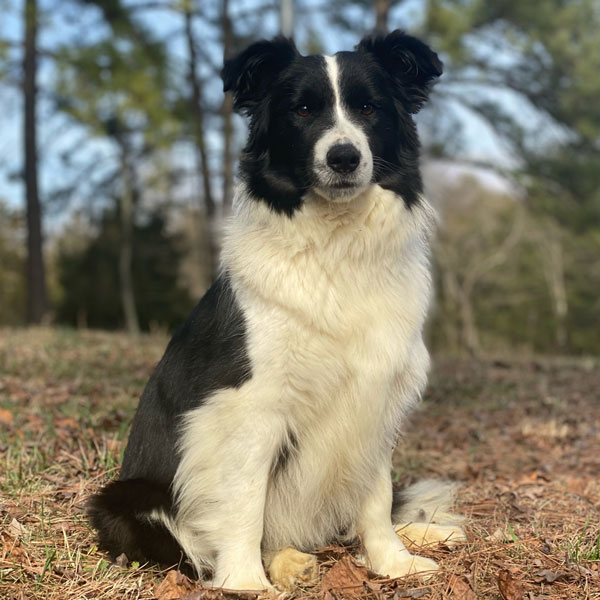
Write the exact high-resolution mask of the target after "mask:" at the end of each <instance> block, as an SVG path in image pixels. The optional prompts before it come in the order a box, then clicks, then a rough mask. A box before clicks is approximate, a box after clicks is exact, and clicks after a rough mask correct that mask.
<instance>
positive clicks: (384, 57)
mask: <svg viewBox="0 0 600 600" xmlns="http://www.w3.org/2000/svg"><path fill="white" fill-rule="evenodd" d="M358 51H359V52H364V53H369V54H372V55H373V57H374V58H375V60H377V62H379V63H380V64H381V66H382V67H383V68H384V69H385V70H386V71H387V72H388V73H389V74H390V75H391V76H392V77H393V78H394V80H395V81H396V82H397V83H398V91H399V95H401V96H402V98H403V99H404V100H405V103H406V105H407V109H408V111H409V112H411V113H413V114H414V113H417V112H419V110H420V109H421V108H422V107H423V105H424V104H425V102H426V101H427V97H428V95H429V90H430V89H431V86H432V85H433V82H434V80H435V79H437V78H438V77H439V76H440V75H441V74H442V68H443V65H442V61H441V60H440V59H439V58H438V55H437V54H436V53H435V52H434V51H433V50H432V49H431V48H430V47H429V46H427V44H424V43H423V42H422V41H421V40H418V39H417V38H414V37H412V36H410V35H406V34H405V33H404V32H403V31H400V30H399V29H396V30H395V31H392V33H390V34H388V35H382V34H378V33H374V34H372V35H369V36H367V37H365V38H363V39H362V40H361V42H360V44H359V45H358Z"/></svg>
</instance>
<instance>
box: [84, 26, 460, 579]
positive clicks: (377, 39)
mask: <svg viewBox="0 0 600 600" xmlns="http://www.w3.org/2000/svg"><path fill="white" fill-rule="evenodd" d="M441 73H442V64H441V62H440V60H439V59H438V57H437V55H436V54H435V53H434V52H433V51H432V50H431V49H430V48H429V47H427V46H426V45H425V44H424V43H422V42H421V41H419V40H417V39H415V38H413V37H410V36H408V35H406V34H404V33H403V32H401V31H394V32H393V33H391V34H389V35H387V36H381V35H373V36H371V37H367V38H365V39H363V40H362V41H361V42H360V44H359V46H358V48H357V50H356V51H355V52H339V53H338V54H336V55H335V56H301V55H300V54H299V53H298V51H297V50H296V48H295V46H294V45H293V43H292V42H291V41H289V40H287V39H283V38H276V39H274V40H272V41H261V42H257V43H255V44H253V45H251V46H250V47H249V48H247V49H246V50H245V51H244V52H242V53H241V54H240V55H238V56H237V57H235V58H233V59H232V60H230V61H227V62H226V64H225V67H224V69H223V73H222V76H223V81H224V88H225V90H226V91H228V90H231V91H232V92H233V97H234V106H235V108H236V109H237V110H238V111H240V112H242V113H245V114H247V115H248V116H249V117H250V131H249V138H248V143H247V145H246V148H245V150H244V153H243V155H242V158H241V165H240V175H241V183H240V185H239V186H238V189H237V194H236V198H235V202H234V204H235V207H234V212H235V214H234V216H233V217H232V218H231V220H230V223H229V226H228V229H227V232H226V236H225V241H224V245H223V253H222V273H221V276H220V277H219V279H218V280H217V281H216V282H215V283H214V285H213V286H212V287H211V288H210V290H209V291H208V292H207V293H206V295H205V296H204V298H202V300H201V301H200V303H199V304H198V306H197V307H196V308H195V309H194V311H193V312H192V314H191V315H190V317H189V318H188V320H187V321H186V322H185V323H184V325H183V326H182V327H181V328H180V329H179V330H178V331H177V332H176V333H175V335H174V336H173V339H172V340H171V342H170V344H169V346H168V348H167V350H166V352H165V355H164V357H163V359H162V360H161V361H160V363H159V364H158V366H157V367H156V370H155V371H154V374H153V375H152V377H151V378H150V381H149V382H148V385H147V386H146V389H145V391H144V393H143V395H142V398H141V401H140V404H139V407H138V409H137V413H136V415H135V419H134V421H133V426H132V430H131V435H130V437H129V442H128V445H127V450H126V452H125V458H124V462H123V467H122V470H121V473H120V477H119V480H118V481H115V482H112V483H111V484H109V485H108V486H107V487H106V488H104V489H103V490H102V491H101V492H100V493H99V494H98V495H97V496H95V497H94V498H93V499H92V502H91V505H90V514H91V519H92V522H93V524H94V526H95V527H96V528H97V529H98V531H99V537H100V544H101V546H102V547H103V548H105V549H107V550H108V551H109V552H110V553H111V554H112V555H113V556H116V555H119V554H121V553H122V552H124V553H125V554H126V555H127V556H128V557H129V559H135V560H144V559H150V560H156V561H159V562H161V563H171V564H173V563H177V562H178V561H180V560H181V557H182V556H184V557H187V559H188V560H189V562H190V563H191V565H193V568H194V570H195V571H196V572H197V573H198V574H199V575H202V574H203V573H204V572H205V571H206V570H210V571H211V572H212V584H213V585H215V586H224V587H227V588H232V589H262V588H266V587H269V586H270V585H271V583H270V581H269V579H267V576H266V574H265V567H266V569H267V571H268V572H269V575H270V579H271V582H272V583H274V584H276V585H278V586H280V587H284V588H291V587H293V586H294V585H295V584H296V583H298V582H300V581H307V580H310V579H311V578H313V577H315V574H316V559H315V557H314V556H312V555H311V554H308V553H310V552H311V551H313V550H314V549H315V548H317V547H318V546H321V545H325V544H328V543H330V542H332V541H333V540H336V539H337V540H339V539H349V538H359V539H360V540H361V542H362V546H363V548H364V559H365V561H366V562H367V564H368V565H369V566H370V568H371V569H372V570H374V571H376V572H378V573H381V574H382V575H387V576H390V577H399V576H403V575H406V574H408V573H415V572H416V573H421V572H425V571H432V570H434V569H436V564H435V563H434V562H433V561H432V560H429V559H427V558H422V557H418V556H414V555H412V554H410V553H409V552H408V550H407V549H406V548H405V546H404V544H403V543H402V540H401V536H404V537H406V538H409V539H416V540H417V541H418V542H422V541H432V540H444V539H448V538H451V539H452V540H453V541H461V540H464V533H463V531H462V529H461V528H460V527H458V526H456V525H454V524H452V523H450V524H449V523H444V522H443V520H444V518H445V516H446V515H445V513H446V509H447V508H448V500H449V498H448V497H446V494H447V492H448V488H447V487H444V486H443V485H441V486H440V485H437V484H434V483H431V482H423V483H421V484H417V485H416V486H413V487H412V488H409V489H408V490H407V491H406V492H405V493H404V495H403V496H402V497H398V498H395V499H394V500H396V502H394V506H393V493H392V482H391V474H390V472H391V455H392V448H393V446H394V443H395V440H396V436H397V433H398V428H399V426H400V425H401V424H402V422H403V419H404V417H405V415H406V413H407V412H408V411H409V409H410V408H411V407H412V406H413V405H414V404H415V403H416V401H417V400H418V398H419V396H420V394H421V392H422V391H423V389H424V387H425V383H426V377H427V370H428V365H429V358H428V353H427V350H426V348H425V346H424V344H423V341H422V335H421V333H422V328H423V323H424V321H425V317H426V313H427V308H428V304H429V298H430V291H431V282H430V269H429V263H428V238H429V234H430V231H431V229H432V223H433V220H434V215H433V211H432V208H431V207H430V205H429V204H428V203H427V201H426V200H425V199H424V198H423V197H422V196H421V190H422V187H421V178H420V175H419V165H418V163H419V142H418V138H417V133H416V128H415V124H414V122H413V119H412V115H413V114H414V113H416V112H417V111H418V110H419V109H420V108H421V107H422V106H423V104H424V103H425V101H426V99H427V96H428V92H429V89H430V86H431V84H432V83H433V81H434V80H435V79H436V78H437V77H439V76H440V75H441ZM433 513H435V515H434V514H433ZM432 522H437V523H438V525H434V524H432ZM440 522H442V524H441V525H440V524H439V523H440ZM399 529H400V530H401V531H400V532H399V534H398V533H397V531H398V530H399Z"/></svg>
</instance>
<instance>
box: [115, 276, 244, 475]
mask: <svg viewBox="0 0 600 600" xmlns="http://www.w3.org/2000/svg"><path fill="white" fill-rule="evenodd" d="M250 376H251V367H250V363H249V359H248V353H247V351H246V328H245V323H244V317H243V315H242V313H241V311H240V309H239V306H238V304H237V302H236V300H235V297H234V295H233V291H232V290H231V287H230V284H229V281H228V279H227V276H221V277H220V278H219V279H218V280H217V281H216V282H215V283H214V284H213V286H212V287H211V288H210V289H209V290H208V292H207V293H206V295H205V296H204V297H203V298H202V300H201V301H200V303H199V304H198V305H197V306H196V308H195V309H194V311H193V312H192V314H191V315H190V316H189V317H188V319H187V320H186V321H185V323H184V324H183V325H182V326H181V327H180V328H179V329H178V330H177V331H176V333H175V334H174V335H173V338H172V339H171V341H170V343H169V345H168V347H167V350H166V352H165V355H164V356H163V358H162V360H161V361H160V362H159V363H158V365H157V367H156V369H155V370H154V373H153V374H152V376H151V377H150V381H148V384H147V385H146V389H145V390H144V393H143V394H142V397H141V399H140V403H139V406H138V408H137V411H136V414H135V418H134V419H133V424H132V427H131V433H130V435H129V441H128V443H127V449H126V450H125V457H124V459H123V466H122V468H121V474H120V477H119V478H120V479H133V478H143V479H147V480H148V481H154V482H157V483H160V484H163V485H166V486H169V485H170V484H171V482H172V481H173V477H174V475H175V471H176V470H177V467H178V465H179V454H178V452H177V442H178V440H179V432H178V427H179V424H180V417H181V416H182V415H183V414H185V413H186V412H188V411H190V410H192V409H194V408H198V407H199V406H200V405H201V404H202V402H203V400H204V399H205V398H206V397H207V396H208V395H210V394H211V393H212V392H215V391H216V390H219V389H222V388H229V387H239V386H240V385H242V383H244V382H245V381H247V380H248V379H249V378H250Z"/></svg>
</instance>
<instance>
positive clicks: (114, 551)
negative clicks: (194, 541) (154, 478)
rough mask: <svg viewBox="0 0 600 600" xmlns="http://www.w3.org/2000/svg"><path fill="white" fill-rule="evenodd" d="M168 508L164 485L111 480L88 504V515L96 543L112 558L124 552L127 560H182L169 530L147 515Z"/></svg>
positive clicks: (174, 561) (160, 561)
mask: <svg viewBox="0 0 600 600" xmlns="http://www.w3.org/2000/svg"><path fill="white" fill-rule="evenodd" d="M153 510H163V511H165V512H167V513H168V512H170V511H171V497H170V495H169V492H168V490H167V489H166V488H164V487H162V486H159V485H156V484H152V483H150V482H148V481H145V480H143V479H130V480H128V481H113V482H112V483H110V484H109V485H107V486H106V487H105V488H104V489H103V490H101V491H100V492H99V493H98V494H96V495H95V496H93V497H92V498H91V500H90V502H89V504H88V515H89V517H90V520H91V522H92V525H93V526H94V527H95V528H96V529H97V530H98V542H99V547H100V549H102V550H105V551H107V552H108V553H109V554H110V556H111V558H112V559H113V560H114V559H115V558H117V557H118V556H119V555H120V554H123V553H124V554H125V555H126V556H127V558H128V559H129V560H130V561H134V560H135V561H139V562H146V561H148V560H150V561H155V562H158V563H160V564H163V565H174V564H178V563H183V558H184V555H183V551H182V550H181V548H180V546H179V544H178V543H177V541H176V540H175V538H174V537H173V536H172V535H171V534H170V533H169V531H168V530H167V529H166V528H165V527H164V525H162V524H161V523H158V522H156V521H150V520H149V519H148V518H147V515H148V514H149V513H150V512H151V511H153Z"/></svg>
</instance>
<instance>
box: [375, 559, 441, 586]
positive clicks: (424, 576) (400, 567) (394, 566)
mask: <svg viewBox="0 0 600 600" xmlns="http://www.w3.org/2000/svg"><path fill="white" fill-rule="evenodd" d="M437 570H438V565H437V563H436V562H435V561H433V560H431V559H429V558H425V557H423V556H414V555H412V554H408V553H406V555H405V556H404V557H403V558H402V559H401V560H395V561H393V562H390V563H389V564H384V565H382V566H381V567H380V568H379V569H377V571H378V572H379V573H380V574H381V575H385V576H386V577H392V578H394V577H405V576H406V575H418V576H419V579H421V580H422V581H427V580H428V579H431V577H432V576H433V574H434V573H435V571H437Z"/></svg>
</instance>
